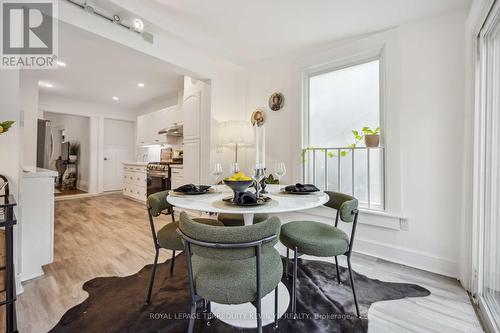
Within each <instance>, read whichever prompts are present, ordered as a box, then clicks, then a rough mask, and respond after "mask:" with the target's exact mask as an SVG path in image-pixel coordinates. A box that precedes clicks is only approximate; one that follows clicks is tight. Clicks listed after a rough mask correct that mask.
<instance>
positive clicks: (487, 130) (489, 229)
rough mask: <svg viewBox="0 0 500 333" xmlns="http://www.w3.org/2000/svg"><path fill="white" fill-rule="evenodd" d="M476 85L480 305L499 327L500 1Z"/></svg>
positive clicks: (486, 32)
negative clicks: (499, 152)
mask: <svg viewBox="0 0 500 333" xmlns="http://www.w3.org/2000/svg"><path fill="white" fill-rule="evenodd" d="M478 44H479V58H478V59H477V60H478V67H477V69H478V71H477V73H476V75H477V82H478V84H477V85H476V89H477V90H476V99H477V102H478V104H477V109H476V113H477V117H478V118H477V119H481V120H479V121H477V123H476V131H477V133H478V139H477V140H478V141H477V142H476V145H477V146H476V147H478V148H477V149H478V150H477V154H478V156H479V158H478V159H477V160H476V165H475V167H476V169H477V170H480V171H479V176H478V178H477V180H476V181H477V185H476V189H477V194H475V200H477V201H476V205H477V208H476V209H477V213H476V214H477V216H478V217H477V219H478V221H479V226H477V228H478V229H477V231H478V250H477V254H478V263H476V268H477V281H476V283H477V284H478V288H477V289H478V290H477V291H478V294H477V296H478V299H479V309H480V311H481V312H482V314H483V316H482V317H483V318H484V319H485V321H486V323H487V324H488V326H489V328H490V330H491V331H492V332H493V331H495V332H497V331H499V330H500V222H499V221H500V205H499V201H500V177H499V175H500V155H499V154H498V151H499V150H500V57H499V56H498V55H499V54H500V3H499V2H497V3H496V4H495V5H494V6H493V7H492V9H491V11H490V14H489V16H488V18H487V19H486V21H485V23H484V25H483V28H482V30H481V32H480V35H479V40H478Z"/></svg>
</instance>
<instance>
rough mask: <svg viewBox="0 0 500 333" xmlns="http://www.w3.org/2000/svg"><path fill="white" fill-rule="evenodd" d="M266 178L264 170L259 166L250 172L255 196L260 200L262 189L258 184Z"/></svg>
mask: <svg viewBox="0 0 500 333" xmlns="http://www.w3.org/2000/svg"><path fill="white" fill-rule="evenodd" d="M265 176H266V168H262V167H260V166H258V165H257V166H256V167H255V168H254V169H253V171H252V178H253V180H254V185H255V196H256V197H257V198H260V197H261V196H262V195H261V193H262V188H261V184H260V182H261V181H262V180H263V179H264V178H265Z"/></svg>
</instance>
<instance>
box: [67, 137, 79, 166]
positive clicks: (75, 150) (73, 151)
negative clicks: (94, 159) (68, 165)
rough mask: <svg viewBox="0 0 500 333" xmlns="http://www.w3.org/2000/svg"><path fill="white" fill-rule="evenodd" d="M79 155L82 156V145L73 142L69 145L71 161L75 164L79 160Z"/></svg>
mask: <svg viewBox="0 0 500 333" xmlns="http://www.w3.org/2000/svg"><path fill="white" fill-rule="evenodd" d="M78 155H80V143H79V142H71V143H70V145H69V160H70V161H71V162H75V161H76V160H77V159H78Z"/></svg>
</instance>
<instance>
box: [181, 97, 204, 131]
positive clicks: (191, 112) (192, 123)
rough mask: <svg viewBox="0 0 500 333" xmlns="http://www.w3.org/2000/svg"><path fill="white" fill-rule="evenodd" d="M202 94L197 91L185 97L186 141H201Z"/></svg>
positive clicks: (183, 110) (183, 111)
mask: <svg viewBox="0 0 500 333" xmlns="http://www.w3.org/2000/svg"><path fill="white" fill-rule="evenodd" d="M200 97H201V92H199V91H196V92H194V93H192V94H190V95H188V96H185V97H184V104H183V106H182V113H183V117H184V140H195V139H200V136H201V128H200V123H201V119H200V118H201V100H200Z"/></svg>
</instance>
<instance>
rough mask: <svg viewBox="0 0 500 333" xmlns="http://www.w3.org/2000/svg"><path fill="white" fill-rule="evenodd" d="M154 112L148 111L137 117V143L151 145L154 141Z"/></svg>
mask: <svg viewBox="0 0 500 333" xmlns="http://www.w3.org/2000/svg"><path fill="white" fill-rule="evenodd" d="M154 121H155V120H154V119H153V114H152V113H148V114H144V115H142V116H138V117H137V145H139V146H143V145H150V144H153V143H154V140H155V135H154V132H153V128H152V126H153V123H154Z"/></svg>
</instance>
